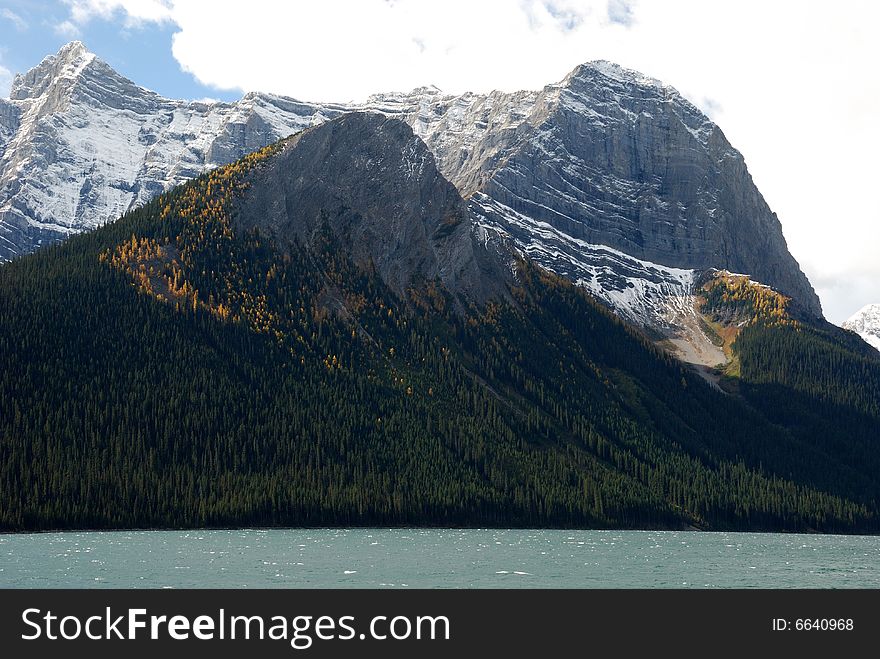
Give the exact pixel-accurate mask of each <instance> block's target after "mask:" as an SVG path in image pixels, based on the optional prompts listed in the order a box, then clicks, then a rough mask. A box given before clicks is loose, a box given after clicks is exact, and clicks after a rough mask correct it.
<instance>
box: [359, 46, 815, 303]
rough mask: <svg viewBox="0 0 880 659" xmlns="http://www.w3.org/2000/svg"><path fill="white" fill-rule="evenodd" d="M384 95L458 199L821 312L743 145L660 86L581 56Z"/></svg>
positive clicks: (502, 227) (498, 217) (519, 229)
mask: <svg viewBox="0 0 880 659" xmlns="http://www.w3.org/2000/svg"><path fill="white" fill-rule="evenodd" d="M377 98H381V97H377ZM374 100H375V99H374ZM397 100H398V103H397V105H396V106H395V105H394V104H392V103H389V102H388V101H387V100H386V103H385V105H386V107H387V108H388V110H389V111H397V112H400V113H401V114H402V115H403V116H405V118H406V120H407V121H408V122H409V123H411V124H412V125H413V126H414V127H415V129H416V132H417V134H419V135H420V136H421V137H423V138H424V139H425V141H426V142H427V143H428V145H429V146H430V147H431V149H432V151H434V153H435V155H436V156H437V160H438V163H439V165H440V169H441V171H442V172H443V173H444V175H446V176H447V177H448V178H449V179H450V180H451V181H452V182H453V183H455V184H456V186H457V187H458V188H459V190H462V192H463V193H464V194H465V196H470V195H472V194H474V193H480V194H481V195H483V196H485V197H487V198H488V199H490V200H491V201H492V202H494V203H495V204H500V205H501V206H503V207H505V208H507V209H509V212H508V215H517V216H524V217H526V218H531V219H532V220H534V224H536V225H537V224H540V223H546V224H548V225H550V226H551V227H553V229H555V230H556V231H558V232H559V233H560V234H561V235H562V236H564V237H568V238H570V239H572V240H573V241H575V242H577V241H581V242H586V243H588V244H591V245H604V246H608V247H611V248H614V249H616V250H620V251H622V252H625V253H626V254H628V255H630V256H632V257H634V258H635V259H639V260H642V261H646V262H649V263H651V264H656V265H661V266H667V267H675V268H686V269H696V270H702V269H707V268H723V269H728V270H732V271H735V272H743V273H748V274H750V275H751V276H752V277H753V278H754V279H756V280H758V281H761V282H765V283H768V284H770V285H772V286H773V287H774V288H776V289H777V290H780V291H782V292H783V293H786V294H788V295H790V296H792V297H793V298H795V299H796V300H797V301H798V302H799V303H800V305H801V306H802V307H803V308H804V309H805V310H807V311H808V312H809V313H810V314H812V315H815V316H817V317H818V316H821V313H822V312H821V306H820V304H819V299H818V297H817V296H816V294H815V292H814V291H813V288H812V286H811V285H810V283H809V281H808V280H807V278H806V276H805V275H804V274H803V272H801V270H800V267H799V266H798V264H797V262H796V261H795V259H794V258H793V257H792V256H791V254H790V253H789V251H788V248H787V245H786V242H785V238H784V236H783V234H782V227H781V225H780V223H779V220H778V219H777V217H776V215H775V214H774V213H773V212H772V211H771V210H770V208H769V207H768V206H767V203H766V202H765V201H764V198H763V197H762V196H761V194H760V192H759V191H758V189H757V188H756V186H755V185H754V183H753V181H752V179H751V176H750V175H749V173H748V170H747V168H746V165H745V162H744V160H743V158H742V155H741V154H740V153H739V152H738V151H737V150H736V149H734V148H733V147H732V146H731V145H730V144H729V143H728V141H727V140H726V138H725V137H724V134H723V133H722V132H721V130H720V129H719V128H718V126H716V125H715V124H714V123H712V122H711V121H710V120H709V119H708V118H707V117H706V116H705V115H704V114H703V113H702V112H700V111H699V110H698V109H697V108H696V107H694V106H693V105H692V104H691V103H689V102H688V101H687V100H686V99H684V98H682V97H681V96H680V95H679V94H678V92H676V91H675V90H674V89H672V88H671V87H669V86H666V85H663V84H662V83H660V82H658V81H656V80H653V79H650V78H647V77H645V76H643V75H641V74H638V73H636V72H633V71H629V70H626V69H623V68H621V67H619V66H617V65H614V64H611V63H608V62H594V63H591V64H585V65H583V66H579V67H577V68H576V69H575V70H574V71H572V72H571V73H570V74H569V75H568V76H567V77H566V78H565V80H563V81H562V82H561V83H559V84H558V85H550V86H548V87H545V88H544V90H542V91H541V92H532V93H527V92H519V93H516V94H501V93H498V92H494V93H493V94H489V95H485V96H478V95H473V94H465V95H463V96H459V97H440V98H437V97H435V98H433V99H428V100H427V101H426V100H425V99H413V98H407V97H405V96H401V97H398V99H397ZM503 216H504V214H503V213H502V214H500V215H499V214H498V213H496V214H494V217H495V219H496V220H497V221H498V222H500V224H499V229H500V230H502V231H506V232H510V233H515V234H520V235H521V234H522V231H523V227H522V226H521V225H520V224H517V225H516V226H512V225H510V224H509V223H505V222H504V220H503ZM535 258H536V260H537V261H538V262H539V263H541V264H542V265H545V266H546V267H550V268H551V269H554V267H553V264H552V262H550V261H546V262H545V260H542V258H543V257H541V256H540V255H537V256H535ZM561 274H566V273H561Z"/></svg>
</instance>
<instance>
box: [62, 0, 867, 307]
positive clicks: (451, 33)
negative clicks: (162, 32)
mask: <svg viewBox="0 0 880 659" xmlns="http://www.w3.org/2000/svg"><path fill="white" fill-rule="evenodd" d="M66 2H67V3H68V4H69V5H70V6H71V11H72V14H71V20H72V21H73V22H75V23H80V24H82V23H83V22H85V21H88V20H91V19H92V18H94V17H96V16H98V17H104V18H106V17H113V16H117V15H120V16H123V17H124V20H125V21H127V22H128V23H129V24H137V23H138V22H143V21H171V22H173V23H174V24H176V26H177V32H176V33H175V35H174V38H173V53H174V56H175V58H176V59H177V60H178V61H179V62H180V64H181V66H182V67H183V68H184V69H185V70H187V71H189V72H191V73H192V74H193V75H194V76H195V77H196V78H197V79H198V80H199V81H201V82H203V83H205V84H208V85H211V86H214V87H217V88H222V89H241V90H262V91H270V92H276V93H281V94H287V95H291V96H295V97H298V98H302V99H308V100H338V101H341V100H352V99H353V100H357V99H362V98H364V97H365V96H367V95H369V94H371V93H375V92H377V91H382V90H394V89H397V90H406V89H411V88H413V87H416V86H419V85H424V84H436V85H437V86H439V87H440V88H441V89H445V90H447V91H453V92H457V91H465V90H473V91H487V90H490V89H493V88H497V89H504V90H515V89H523V88H526V89H528V88H540V87H541V86H543V85H544V84H547V83H549V82H554V81H557V80H559V79H561V78H562V77H563V76H564V75H565V74H566V73H567V72H568V71H569V70H571V69H572V68H574V66H576V65H577V64H579V63H582V62H584V61H588V60H591V59H609V60H613V61H616V62H619V63H620V64H622V65H624V66H629V67H631V68H634V69H638V70H641V71H643V72H644V73H646V74H648V75H651V76H653V77H656V78H659V79H661V80H664V81H665V82H668V83H670V84H672V85H674V86H676V87H677V88H678V89H679V90H680V91H681V92H682V93H683V94H685V95H686V96H688V97H689V98H690V99H691V100H692V101H693V102H694V103H695V104H697V105H698V106H700V107H702V108H703V109H704V110H706V111H707V112H709V114H710V115H711V116H712V118H713V119H714V120H715V121H716V122H717V123H718V124H719V125H720V126H721V127H722V128H723V130H724V131H725V133H726V134H727V136H728V138H729V139H730V141H731V142H732V143H733V144H734V146H736V147H737V148H739V149H740V150H741V151H742V152H743V154H744V156H745V158H746V162H747V163H748V165H749V169H750V171H751V173H752V175H753V177H754V179H755V181H756V183H757V184H758V186H759V188H760V189H761V191H762V192H763V193H764V195H765V197H766V198H767V201H768V202H769V204H770V206H771V207H772V208H773V209H774V210H775V211H776V212H777V213H778V215H779V217H780V220H781V222H782V223H783V227H784V229H785V234H786V237H787V239H788V242H789V246H790V248H791V250H792V252H793V253H794V255H795V257H797V258H798V259H799V260H800V261H801V263H802V265H803V267H804V269H805V271H806V272H807V274H808V275H809V276H810V278H811V280H812V281H813V282H814V285H815V286H816V287H817V289H818V291H819V293H820V296H821V297H822V299H823V303H824V304H825V307H826V309H827V311H828V315H829V317H830V318H831V319H832V320H835V321H840V320H843V319H844V317H845V316H846V315H848V313H850V312H851V311H855V310H856V309H857V308H858V307H860V306H861V305H862V304H865V303H867V302H871V301H877V302H880V258H878V254H880V205H878V204H875V203H874V202H873V199H872V196H873V195H872V191H873V189H874V186H875V184H876V182H875V178H876V165H875V154H876V153H878V152H880V131H877V130H876V108H877V107H878V105H880V76H878V75H877V74H876V70H875V67H876V62H878V61H880V39H876V34H874V32H875V26H876V25H878V23H880V20H878V19H880V3H874V2H871V1H868V0H838V1H836V2H833V3H831V2H827V1H812V2H811V1H804V2H799V3H797V4H792V3H784V2H766V1H764V0H719V1H717V2H712V3H708V2H705V0H662V1H661V0H640V1H639V2H638V3H634V2H627V1H626V0H610V1H609V0H583V1H579V0H480V1H475V0H442V1H441V0H436V1H434V0H393V1H390V0H348V1H346V0H322V1H321V2H312V1H309V2H285V3H278V2H271V1H270V0H249V2H248V3H246V4H245V5H244V6H243V5H242V4H241V3H240V2H231V1H230V0H214V1H213V2H211V3H210V5H208V6H206V3H204V2H200V1H198V0H169V1H168V2H160V1H158V0H66ZM117 12H121V13H119V14H117ZM847 277H851V278H852V290H851V291H850V292H847V291H846V285H843V286H841V285H839V282H841V281H843V282H846V281H848V279H847ZM830 282H838V283H835V284H834V285H832V284H831V283H830Z"/></svg>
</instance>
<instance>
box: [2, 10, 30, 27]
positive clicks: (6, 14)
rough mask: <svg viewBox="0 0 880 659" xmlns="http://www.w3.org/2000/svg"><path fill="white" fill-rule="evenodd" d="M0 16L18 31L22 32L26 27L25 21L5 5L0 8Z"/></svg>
mask: <svg viewBox="0 0 880 659" xmlns="http://www.w3.org/2000/svg"><path fill="white" fill-rule="evenodd" d="M0 16H2V17H3V18H5V19H6V20H7V21H9V22H10V23H12V24H13V25H14V26H15V29H16V30H18V31H19V32H24V31H25V30H27V29H28V24H27V21H26V20H24V19H23V18H22V17H21V16H19V15H18V14H16V13H15V12H14V11H12V10H11V9H9V8H7V7H4V8H3V9H2V10H0Z"/></svg>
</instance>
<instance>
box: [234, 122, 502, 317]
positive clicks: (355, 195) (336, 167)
mask: <svg viewBox="0 0 880 659" xmlns="http://www.w3.org/2000/svg"><path fill="white" fill-rule="evenodd" d="M258 178H259V181H254V182H255V183H257V184H256V185H253V186H252V190H253V191H252V192H249V193H248V194H246V195H245V197H244V199H243V200H242V201H241V202H240V203H239V206H238V209H237V213H236V215H237V217H239V218H243V219H241V220H240V221H241V222H244V223H245V226H246V227H247V228H251V227H253V226H257V227H258V228H260V229H262V230H263V231H265V232H268V233H270V234H272V235H273V236H275V237H276V238H278V239H280V240H281V241H282V243H283V242H289V241H292V240H296V241H298V242H299V243H300V244H301V245H306V246H308V245H310V244H312V243H313V242H314V241H315V239H316V237H318V236H319V234H320V232H321V231H322V230H323V229H324V228H325V227H327V228H329V229H330V230H331V231H332V232H333V233H334V235H335V238H336V239H337V240H338V242H339V244H341V245H346V246H347V247H348V248H349V250H350V254H351V256H352V258H353V260H354V262H355V263H359V264H362V265H365V266H367V267H368V269H370V270H372V269H373V268H375V269H376V271H377V273H378V274H379V276H380V277H381V279H382V280H383V282H384V283H385V284H386V285H387V286H388V287H389V288H390V289H391V290H392V291H394V292H395V293H397V294H398V295H399V296H400V297H402V298H403V297H406V292H407V290H408V289H410V288H412V287H415V286H418V285H420V284H423V283H425V282H428V281H433V280H439V281H440V282H442V285H443V286H444V288H446V289H447V290H448V291H450V292H452V293H454V294H456V295H460V296H463V298H464V300H466V301H474V302H477V303H479V302H483V301H485V300H486V299H488V298H489V297H490V296H491V297H498V296H501V295H503V294H504V292H505V290H506V286H505V284H506V283H507V281H508V279H509V274H508V272H506V271H505V270H504V269H503V268H502V267H500V266H499V263H501V262H500V261H498V260H497V259H494V258H490V256H489V252H488V251H487V250H486V248H485V245H484V243H480V242H478V241H477V232H476V231H475V227H474V225H473V223H472V222H471V221H470V218H469V216H468V207H467V205H466V204H465V202H464V200H463V199H462V198H461V196H460V195H459V193H458V191H457V190H456V189H455V187H454V186H453V185H452V184H451V183H449V181H447V180H446V179H445V178H443V176H442V175H441V174H440V172H438V171H437V168H436V166H435V164H434V158H433V156H432V155H431V152H430V151H429V150H428V148H427V147H426V146H425V143H424V142H423V141H422V140H420V139H419V138H417V137H416V136H415V135H414V134H413V132H412V129H411V128H410V127H409V126H408V125H407V124H405V123H404V122H402V121H399V120H397V119H393V118H388V117H386V116H384V115H382V114H377V113H366V112H351V113H347V114H344V115H342V116H341V117H339V118H337V119H334V120H332V121H330V122H328V123H326V124H323V125H321V126H318V127H316V128H311V129H308V130H305V131H302V132H301V133H299V134H297V135H295V136H294V137H292V138H291V139H290V140H289V141H288V142H287V144H286V145H285V146H284V149H283V150H282V151H281V153H280V154H279V155H278V156H277V157H276V158H275V159H273V160H272V162H271V164H270V165H269V166H267V167H266V168H265V169H263V170H261V171H260V172H259V175H258Z"/></svg>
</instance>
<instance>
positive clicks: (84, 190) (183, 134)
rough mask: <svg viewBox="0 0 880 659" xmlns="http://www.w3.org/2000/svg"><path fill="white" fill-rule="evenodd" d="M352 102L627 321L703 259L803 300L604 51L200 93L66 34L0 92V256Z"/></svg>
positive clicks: (88, 222) (655, 92)
mask: <svg viewBox="0 0 880 659" xmlns="http://www.w3.org/2000/svg"><path fill="white" fill-rule="evenodd" d="M352 110H372V111H377V112H381V113H384V114H386V115H388V116H395V117H399V118H401V119H403V120H405V121H406V122H407V123H409V124H410V125H411V126H412V128H413V131H414V132H415V134H416V135H417V136H418V137H420V138H421V139H422V140H424V142H425V143H426V144H427V145H428V147H429V149H430V150H431V151H432V153H433V155H434V159H435V161H436V165H437V168H438V169H439V171H440V173H441V174H442V175H443V176H445V177H446V178H447V179H449V180H450V181H451V182H452V183H453V184H454V185H455V186H456V187H457V188H458V190H459V192H460V193H461V195H462V196H463V197H464V198H465V199H466V200H467V201H468V203H469V206H470V212H471V214H472V216H473V217H475V218H476V220H477V222H478V223H479V224H480V225H481V227H482V231H483V237H484V239H485V240H486V241H491V240H492V239H493V238H496V237H501V238H503V239H505V240H507V239H509V240H511V241H512V242H513V244H514V245H515V246H516V247H517V248H518V249H520V250H521V251H522V252H524V253H526V254H528V255H529V256H531V257H532V258H533V259H534V260H535V261H537V262H538V263H540V264H541V265H543V266H545V267H547V268H549V269H551V270H553V271H555V272H557V273H559V274H562V275H564V276H566V277H568V278H570V279H572V280H573V281H576V282H578V283H579V284H581V285H583V286H585V287H587V288H588V289H590V290H591V292H593V293H594V294H595V295H596V296H597V297H599V298H600V299H602V300H604V301H605V302H606V303H608V304H609V305H611V306H612V307H613V308H614V309H615V310H617V311H618V313H620V314H621V315H623V316H625V317H627V318H629V319H630V320H633V321H636V322H639V323H641V324H645V325H649V326H652V327H655V328H664V327H667V328H672V330H675V331H678V330H677V329H676V328H680V326H681V322H679V320H680V318H681V317H682V316H690V315H692V306H693V295H692V292H693V291H692V287H693V281H694V280H695V278H696V277H697V276H698V275H699V272H700V271H701V270H704V269H708V268H719V269H728V270H731V271H735V272H744V273H748V274H749V275H751V276H752V277H753V278H754V279H755V280H758V281H761V282H764V283H767V284H769V285H771V286H773V287H774V288H776V289H778V290H779V291H781V292H783V293H786V294H787V295H789V296H791V297H793V298H794V299H795V300H796V301H797V302H798V303H799V304H800V305H801V306H802V307H803V308H804V309H805V310H806V311H807V312H808V313H810V314H812V315H815V316H821V307H820V305H819V301H818V298H817V296H816V295H815V293H814V291H813V289H812V287H811V286H810V284H809V282H808V280H807V278H806V277H805V276H804V274H803V273H802V272H801V271H800V269H799V267H798V265H797V263H796V261H795V260H794V258H793V257H792V256H791V254H790V253H789V252H788V249H787V247H786V243H785V239H784V237H783V235H782V231H781V227H780V224H779V221H778V220H777V218H776V216H775V215H774V214H773V213H772V211H771V210H770V209H769V208H768V206H767V204H766V202H765V201H764V199H763V198H762V196H761V194H760V192H759V191H758V190H757V188H756V187H755V185H754V183H753V182H752V180H751V177H750V176H749V174H748V171H747V169H746V166H745V163H744V161H743V158H742V156H741V155H740V154H739V152H737V151H736V150H735V149H734V148H733V147H731V146H730V144H729V143H728V142H727V140H726V139H725V138H724V135H723V134H722V132H721V130H720V129H719V128H718V127H717V126H715V124H713V123H712V122H711V121H710V120H709V119H708V118H707V117H705V116H704V115H703V114H702V113H701V112H700V111H699V110H698V109H697V108H695V107H694V106H693V105H691V104H690V103H689V102H687V101H686V100H685V99H683V98H682V97H681V96H680V95H679V94H678V93H677V92H676V91H675V90H674V89H672V88H671V87H668V86H666V85H663V84H661V83H659V82H658V81H656V80H652V79H649V78H646V77H645V76H642V75H641V74H638V73H635V72H632V71H628V70H625V69H622V68H620V67H618V66H616V65H613V64H610V63H607V62H593V63H590V64H585V65H583V66H580V67H578V68H576V69H575V70H574V71H572V73H571V74H570V75H569V76H567V77H566V78H565V80H563V81H562V82H560V83H558V84H554V85H549V86H547V87H545V88H544V89H543V90H540V91H534V92H517V93H512V94H508V93H501V92H493V93H490V94H471V93H468V94H463V95H459V96H451V95H445V94H443V93H442V92H440V91H439V90H437V89H435V88H419V89H416V90H413V91H412V92H410V93H409V94H380V95H377V96H373V97H371V98H370V99H368V100H367V102H365V103H363V104H359V105H357V106H352V105H348V106H346V105H335V104H329V105H327V104H324V105H316V104H309V103H302V102H299V101H295V100H293V99H288V98H282V97H278V96H271V95H265V94H248V95H246V96H245V97H244V98H243V99H242V100H241V101H239V102H237V103H213V104H206V103H200V102H184V101H175V100H169V99H165V98H162V97H161V96H158V95H157V94H155V93H153V92H150V91H148V90H145V89H143V88H140V87H137V86H136V85H135V84H134V83H132V82H131V81H129V80H127V79H125V78H123V77H122V76H120V75H119V74H117V73H116V72H114V71H113V70H112V69H111V68H110V67H109V66H108V65H107V64H105V63H104V62H102V61H101V60H100V59H99V58H97V57H95V56H94V55H93V54H91V53H89V52H88V51H87V50H86V49H85V47H84V46H83V45H82V44H80V43H78V42H74V43H72V44H69V45H68V46H66V47H65V48H63V49H62V50H61V51H60V52H59V53H58V54H57V55H55V56H52V57H49V58H46V60H44V61H43V62H42V63H41V64H40V65H39V66H37V67H36V68H34V69H32V70H31V71H30V72H28V73H27V74H25V75H23V76H19V77H17V78H16V80H15V82H14V84H13V88H12V93H11V95H10V100H9V101H0V154H2V156H0V259H8V258H11V257H13V256H15V255H17V254H22V253H27V252H29V251H32V250H33V249H35V248H36V247H38V246H39V245H40V244H43V243H45V242H49V241H53V240H57V239H58V238H60V237H63V236H65V235H68V234H70V233H76V232H79V231H82V230H85V229H89V228H92V227H95V226H98V225H100V224H102V223H104V222H107V221H111V220H113V219H115V218H116V217H118V216H119V215H120V214H121V213H123V212H124V211H126V210H128V209H130V208H132V207H134V206H137V205H139V204H142V203H143V202H144V201H146V200H147V199H149V198H151V197H153V196H154V195H155V194H157V193H158V192H160V191H162V190H167V189H169V188H170V187H172V186H173V185H175V184H177V183H179V182H181V181H183V180H186V179H188V178H191V177H193V176H194V175H196V174H198V173H200V172H203V171H205V170H208V169H211V168H213V167H215V166H217V165H219V164H223V163H226V162H230V161H232V160H234V159H235V158H237V157H239V156H241V155H242V154H244V153H247V152H249V151H251V150H253V149H255V148H258V147H260V146H263V145H265V144H267V143H269V142H272V141H274V140H276V139H278V138H281V137H284V136H287V135H290V134H292V133H295V132H298V131H300V130H302V129H303V128H307V127H310V126H315V125H317V124H320V123H322V122H324V121H326V120H328V119H330V118H333V117H336V116H338V115H340V114H342V113H344V112H348V111H352ZM677 319H679V320H677Z"/></svg>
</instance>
